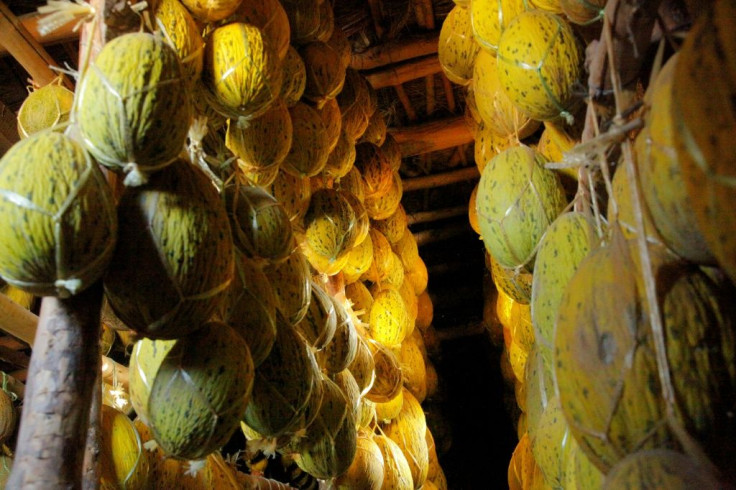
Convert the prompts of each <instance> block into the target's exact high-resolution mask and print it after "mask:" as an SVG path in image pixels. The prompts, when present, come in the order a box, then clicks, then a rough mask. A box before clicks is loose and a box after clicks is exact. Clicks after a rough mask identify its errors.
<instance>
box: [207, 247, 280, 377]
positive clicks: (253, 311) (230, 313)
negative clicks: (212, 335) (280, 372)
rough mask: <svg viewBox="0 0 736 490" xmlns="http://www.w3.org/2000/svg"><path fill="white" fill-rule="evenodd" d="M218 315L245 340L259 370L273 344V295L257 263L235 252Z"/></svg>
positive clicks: (274, 336)
mask: <svg viewBox="0 0 736 490" xmlns="http://www.w3.org/2000/svg"><path fill="white" fill-rule="evenodd" d="M218 312H219V315H220V318H221V319H222V321H224V322H225V323H227V324H228V325H230V326H231V327H232V328H233V329H234V330H235V331H236V332H237V333H238V334H240V336H241V337H243V338H244V339H245V342H246V343H247V344H248V348H249V349H250V354H251V357H252V358H253V364H254V365H255V366H256V367H258V366H259V365H260V364H261V363H262V362H263V361H264V359H266V357H267V356H268V354H269V352H271V347H273V343H274V342H275V341H276V296H275V295H274V292H273V288H272V287H271V283H270V282H269V280H268V277H266V275H265V274H264V273H263V271H261V268H260V267H259V266H258V265H257V263H256V262H255V261H253V260H251V259H250V258H248V257H246V256H245V255H243V254H242V253H241V252H239V251H237V250H236V251H235V278H234V279H233V282H232V283H230V286H229V287H228V292H227V296H226V297H225V300H224V301H223V302H222V304H221V306H220V308H219V310H218Z"/></svg>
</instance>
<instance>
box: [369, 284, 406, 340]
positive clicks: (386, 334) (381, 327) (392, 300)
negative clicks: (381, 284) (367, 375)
mask: <svg viewBox="0 0 736 490" xmlns="http://www.w3.org/2000/svg"><path fill="white" fill-rule="evenodd" d="M407 315H408V313H407V311H406V305H405V304H404V300H403V299H402V297H401V293H399V291H398V289H395V288H392V287H386V288H384V289H382V290H381V291H379V292H378V293H377V294H375V295H374V297H373V305H372V306H371V312H370V315H369V324H370V326H369V330H368V333H369V335H370V336H371V338H372V339H374V340H376V341H378V342H381V343H382V344H384V345H387V346H394V345H399V344H401V342H402V341H403V340H404V337H405V336H406V328H405V325H406V322H407V321H408V319H407Z"/></svg>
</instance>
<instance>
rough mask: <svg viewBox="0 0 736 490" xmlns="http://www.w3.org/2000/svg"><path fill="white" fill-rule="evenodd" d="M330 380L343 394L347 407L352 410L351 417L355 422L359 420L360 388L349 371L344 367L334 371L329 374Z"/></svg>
mask: <svg viewBox="0 0 736 490" xmlns="http://www.w3.org/2000/svg"><path fill="white" fill-rule="evenodd" d="M330 380H331V381H333V382H334V383H335V384H336V385H337V387H338V388H340V391H342V394H343V395H345V400H346V401H347V402H348V407H349V409H350V410H351V411H352V412H353V418H354V419H355V421H356V423H357V421H358V420H360V415H361V411H360V408H361V407H360V398H361V395H360V388H359V387H358V383H357V382H356V381H355V378H354V377H353V375H352V373H351V371H350V370H349V369H344V370H342V371H340V372H339V373H335V374H333V375H331V376H330Z"/></svg>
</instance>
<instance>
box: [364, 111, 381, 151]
mask: <svg viewBox="0 0 736 490" xmlns="http://www.w3.org/2000/svg"><path fill="white" fill-rule="evenodd" d="M384 141H386V118H384V117H383V114H382V113H381V111H376V112H374V113H373V115H372V116H371V118H370V120H369V121H368V127H367V128H366V130H365V133H363V136H361V137H360V141H359V143H364V142H365V143H373V144H374V145H378V146H380V147H382V146H383V143H384Z"/></svg>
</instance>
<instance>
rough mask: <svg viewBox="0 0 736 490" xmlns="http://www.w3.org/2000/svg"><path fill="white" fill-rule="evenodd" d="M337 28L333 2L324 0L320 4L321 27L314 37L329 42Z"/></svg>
mask: <svg viewBox="0 0 736 490" xmlns="http://www.w3.org/2000/svg"><path fill="white" fill-rule="evenodd" d="M334 30H335V13H334V12H333V11H332V4H331V3H330V2H325V1H324V0H323V1H322V2H320V4H319V27H318V28H317V32H316V33H315V35H314V37H315V38H316V40H317V41H322V42H323V43H326V42H329V40H330V39H331V38H332V33H333V32H334Z"/></svg>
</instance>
